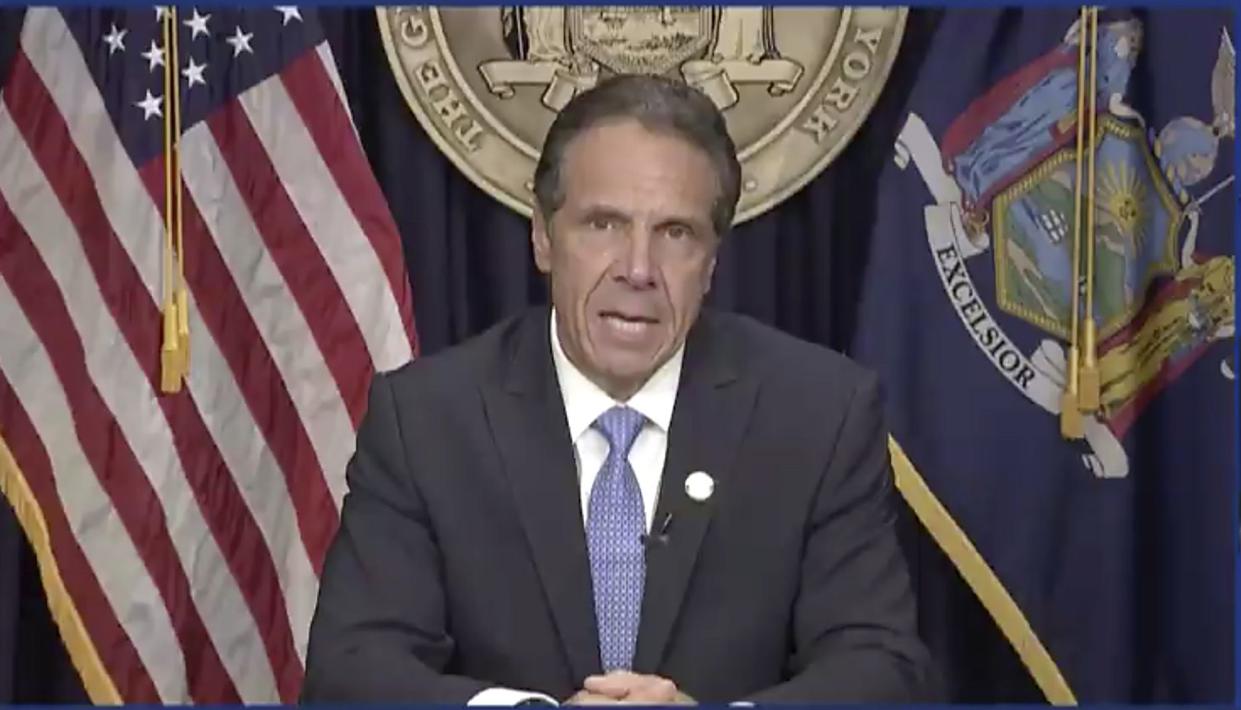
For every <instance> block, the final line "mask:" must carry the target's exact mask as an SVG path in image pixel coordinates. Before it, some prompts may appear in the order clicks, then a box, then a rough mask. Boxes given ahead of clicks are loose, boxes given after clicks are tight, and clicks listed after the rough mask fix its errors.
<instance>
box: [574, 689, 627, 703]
mask: <svg viewBox="0 0 1241 710" xmlns="http://www.w3.org/2000/svg"><path fill="white" fill-rule="evenodd" d="M564 704H565V705H615V704H617V700H616V698H610V697H608V696H606V695H599V694H598V693H591V692H589V691H586V690H579V691H578V692H577V693H575V694H574V695H573V697H571V698H569V699H568V700H566V701H565V703H564Z"/></svg>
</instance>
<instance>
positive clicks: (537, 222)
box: [530, 207, 552, 274]
mask: <svg viewBox="0 0 1241 710" xmlns="http://www.w3.org/2000/svg"><path fill="white" fill-rule="evenodd" d="M530 245H531V246H532V247H533V248H534V265H535V266H537V267H539V271H541V272H542V273H544V274H547V273H551V270H552V240H551V239H550V237H549V235H548V231H547V222H546V221H545V220H544V219H543V211H542V210H540V209H539V208H538V207H535V208H534V216H533V217H532V218H531V219H530Z"/></svg>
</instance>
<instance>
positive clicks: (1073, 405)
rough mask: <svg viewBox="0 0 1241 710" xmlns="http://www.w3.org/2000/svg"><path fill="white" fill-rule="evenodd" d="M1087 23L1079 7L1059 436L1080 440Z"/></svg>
mask: <svg viewBox="0 0 1241 710" xmlns="http://www.w3.org/2000/svg"><path fill="white" fill-rule="evenodd" d="M1087 24H1088V11H1087V9H1086V8H1085V7H1083V8H1082V10H1081V19H1080V20H1079V21H1078V30H1077V156H1076V157H1077V180H1076V182H1075V183H1074V186H1073V272H1072V274H1073V275H1072V278H1071V279H1070V286H1069V288H1070V289H1071V290H1072V293H1071V294H1070V301H1071V304H1072V306H1071V313H1070V317H1069V319H1070V322H1071V325H1070V328H1069V350H1068V353H1066V357H1065V363H1064V364H1065V386H1064V394H1063V395H1061V397H1060V435H1061V436H1063V437H1064V438H1066V439H1080V438H1082V437H1083V436H1085V423H1084V422H1083V421H1082V413H1081V410H1080V409H1078V402H1079V391H1080V390H1079V385H1080V383H1079V378H1078V375H1079V371H1078V366H1079V364H1080V362H1081V360H1080V352H1079V350H1078V345H1077V337H1078V333H1079V331H1080V329H1081V326H1080V324H1079V321H1078V315H1079V310H1078V308H1079V304H1078V282H1079V279H1080V274H1081V258H1082V257H1081V251H1082V153H1083V149H1084V146H1083V143H1084V135H1083V134H1084V131H1085V126H1084V124H1083V122H1082V121H1083V117H1084V116H1085V114H1086V91H1085V88H1084V87H1085V84H1086V82H1085V76H1084V74H1085V73H1086V27H1087Z"/></svg>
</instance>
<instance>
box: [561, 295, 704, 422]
mask: <svg viewBox="0 0 1241 710" xmlns="http://www.w3.org/2000/svg"><path fill="white" fill-rule="evenodd" d="M551 319H552V323H551V341H552V361H553V363H554V364H555V366H556V379H557V380H559V382H560V394H561V397H563V398H564V409H565V418H566V419H567V420H568V423H569V438H570V440H572V441H575V442H576V441H577V440H578V437H580V436H581V435H582V434H584V433H586V431H587V430H588V429H590V427H591V425H592V424H594V423H595V420H596V419H598V418H599V415H601V414H603V413H604V412H606V411H607V410H609V409H611V408H612V407H615V406H617V405H625V406H628V407H630V408H631V409H635V410H637V411H638V412H640V413H641V414H642V416H644V417H646V419H647V421H649V422H651V423H652V424H654V425H655V426H657V427H659V428H660V429H662V430H663V431H664V433H667V432H668V429H669V427H670V426H671V425H672V410H673V407H674V406H675V405H676V398H677V388H678V386H679V385H680V382H681V362H682V360H683V359H684V357H685V344H684V343H682V344H681V347H679V348H677V351H676V352H675V353H673V354H672V357H670V358H668V361H667V362H665V363H664V364H663V365H660V367H659V369H658V370H656V371H655V373H654V374H653V375H651V376H650V378H648V379H647V381H646V383H645V384H643V385H642V388H641V389H639V390H638V391H637V392H636V393H635V394H634V395H633V396H632V397H630V398H629V401H628V402H618V401H616V400H615V399H612V397H611V395H609V394H608V393H607V392H604V391H603V389H602V388H600V387H599V385H597V384H595V383H594V382H591V381H590V378H588V377H587V376H586V375H584V374H583V373H582V371H581V370H579V369H577V367H576V366H575V365H574V364H573V363H572V362H570V361H569V356H568V355H566V354H565V352H564V348H563V347H561V345H560V334H559V330H558V329H557V327H556V311H555V309H552V315H551Z"/></svg>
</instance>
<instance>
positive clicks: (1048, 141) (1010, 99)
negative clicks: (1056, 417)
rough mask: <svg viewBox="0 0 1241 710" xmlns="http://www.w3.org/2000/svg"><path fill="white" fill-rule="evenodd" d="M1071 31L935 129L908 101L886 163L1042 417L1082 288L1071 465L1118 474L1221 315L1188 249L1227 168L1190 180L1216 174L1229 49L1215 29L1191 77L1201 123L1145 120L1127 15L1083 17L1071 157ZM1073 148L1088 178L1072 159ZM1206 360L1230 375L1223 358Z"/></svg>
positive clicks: (1200, 255)
mask: <svg viewBox="0 0 1241 710" xmlns="http://www.w3.org/2000/svg"><path fill="white" fill-rule="evenodd" d="M1079 32H1080V28H1079V26H1078V24H1076V23H1075V24H1074V25H1073V26H1072V27H1070V28H1069V30H1068V32H1067V33H1066V34H1065V37H1064V40H1063V42H1062V43H1061V44H1059V45H1058V46H1056V47H1054V48H1052V49H1051V50H1049V51H1047V52H1046V53H1044V54H1043V55H1042V56H1041V57H1039V58H1037V59H1036V60H1034V61H1032V62H1030V63H1028V64H1026V65H1025V66H1023V67H1021V68H1019V69H1018V70H1017V71H1015V72H1013V73H1012V74H1010V75H1008V76H1007V77H1005V78H1004V79H1003V80H1001V81H1000V82H998V83H997V84H995V85H993V86H992V87H991V88H990V89H989V90H988V91H987V92H985V93H984V94H983V95H981V96H979V97H978V98H977V99H975V100H974V101H972V102H971V103H970V105H969V106H968V108H967V109H966V111H965V112H964V113H962V114H960V115H959V116H958V117H957V118H956V119H955V120H954V121H952V123H951V124H950V125H949V126H948V127H947V129H946V130H945V131H944V133H943V134H942V136H941V137H940V139H939V140H938V141H937V139H936V138H935V137H934V136H933V135H932V134H931V132H930V129H929V127H928V126H927V125H926V123H925V122H924V121H923V120H922V118H921V117H920V116H918V115H917V114H910V116H909V118H908V120H907V123H906V126H905V128H904V129H902V133H901V136H900V138H899V140H898V143H897V162H898V164H899V165H902V166H904V165H909V164H910V163H912V164H913V165H914V166H916V167H917V169H918V172H919V173H920V174H921V175H922V177H923V179H924V181H925V182H926V185H927V187H928V189H929V190H930V192H931V194H932V196H933V197H934V198H935V200H936V203H935V204H932V205H929V206H927V208H926V213H925V214H926V227H927V237H928V242H929V244H930V247H931V251H932V254H933V255H934V256H935V257H936V261H937V266H938V267H939V271H940V277H941V280H942V281H943V285H944V288H945V289H946V291H947V293H948V296H949V297H950V299H951V300H952V302H953V305H954V307H955V309H956V310H957V312H958V315H959V316H960V318H961V320H962V322H963V323H964V324H965V325H966V327H967V329H968V330H969V331H970V333H971V335H972V336H973V339H974V341H975V343H976V344H977V345H978V346H979V347H980V348H982V349H983V350H984V351H985V353H986V355H987V357H988V359H989V360H991V362H992V364H993V365H995V367H996V368H997V369H999V370H1000V371H1001V373H1002V374H1003V375H1004V376H1005V377H1006V379H1008V380H1009V381H1010V382H1011V383H1012V384H1014V385H1016V386H1017V387H1018V388H1019V389H1020V390H1021V391H1022V393H1023V394H1025V395H1026V396H1027V397H1028V398H1029V399H1030V400H1031V401H1033V402H1034V403H1036V404H1038V405H1039V406H1041V407H1042V408H1043V409H1045V410H1047V411H1048V412H1049V413H1052V414H1058V413H1059V411H1060V403H1059V399H1060V396H1061V393H1062V392H1063V391H1064V389H1065V387H1066V382H1067V381H1068V378H1069V375H1068V372H1067V370H1068V368H1069V365H1068V352H1067V345H1068V343H1069V342H1070V341H1072V339H1073V336H1072V329H1073V318H1072V315H1073V312H1072V309H1073V298H1074V290H1075V289H1076V290H1077V293H1078V295H1079V296H1083V298H1080V299H1079V306H1080V304H1083V303H1086V302H1087V299H1085V298H1084V296H1085V294H1086V289H1087V288H1089V292H1090V299H1089V303H1090V308H1091V312H1090V314H1089V315H1090V316H1091V317H1093V320H1094V324H1095V328H1096V329H1097V338H1098V339H1097V345H1096V350H1095V355H1096V357H1097V365H1098V374H1099V380H1100V400H1099V406H1098V408H1097V409H1096V410H1092V412H1091V417H1090V421H1088V422H1087V423H1086V431H1085V437H1086V439H1087V441H1088V444H1089V446H1090V448H1091V450H1092V452H1091V454H1089V455H1088V456H1086V457H1085V463H1086V465H1087V467H1088V468H1090V469H1091V470H1092V471H1093V472H1094V473H1095V474H1096V475H1099V476H1102V477H1109V478H1111V477H1124V476H1126V475H1127V474H1128V468H1129V467H1128V461H1127V455H1126V454H1125V452H1124V450H1123V448H1122V447H1121V445H1120V440H1121V439H1122V438H1123V437H1124V436H1125V433H1126V432H1127V431H1128V430H1129V428H1130V427H1131V426H1132V425H1133V423H1134V422H1135V421H1136V419H1137V418H1138V417H1139V415H1140V414H1141V412H1142V411H1143V410H1144V409H1145V408H1146V407H1147V405H1148V404H1150V402H1151V401H1152V400H1153V399H1154V398H1155V397H1156V396H1157V395H1158V394H1159V392H1161V391H1162V390H1164V389H1165V388H1166V387H1168V386H1169V385H1171V384H1172V383H1173V382H1175V381H1176V379H1177V378H1179V377H1180V376H1181V374H1183V373H1184V372H1185V371H1186V370H1187V369H1188V368H1189V367H1190V365H1192V364H1193V362H1194V361H1195V360H1197V359H1199V358H1200V357H1201V356H1202V355H1203V354H1205V353H1206V352H1207V350H1208V348H1209V347H1210V345H1211V344H1212V343H1214V342H1217V341H1219V340H1221V339H1224V338H1228V337H1231V336H1232V334H1233V331H1234V328H1235V325H1234V323H1235V320H1234V303H1233V301H1234V297H1233V287H1232V284H1233V279H1234V262H1233V258H1232V256H1230V255H1225V254H1209V253H1206V252H1204V251H1202V250H1200V249H1199V248H1198V245H1197V241H1198V240H1197V234H1198V228H1199V221H1200V218H1201V215H1202V205H1203V204H1204V203H1205V202H1206V201H1207V200H1209V199H1211V198H1212V197H1213V196H1215V195H1217V194H1218V193H1219V192H1220V191H1221V189H1223V188H1224V187H1227V186H1228V185H1230V184H1231V182H1232V181H1233V179H1234V178H1233V176H1232V175H1228V176H1226V177H1225V178H1224V179H1223V180H1221V181H1220V182H1218V183H1217V184H1215V186H1214V187H1212V188H1209V189H1207V190H1205V191H1204V190H1200V189H1198V187H1197V186H1198V185H1200V184H1201V183H1203V182H1204V181H1205V180H1206V179H1207V178H1208V177H1210V176H1213V175H1217V174H1218V172H1219V171H1218V170H1217V166H1218V165H1219V161H1218V155H1219V143H1220V141H1221V139H1223V138H1231V137H1232V136H1233V135H1234V134H1235V122H1234V119H1233V115H1234V111H1235V98H1234V96H1233V91H1232V78H1233V77H1234V76H1235V64H1236V53H1235V50H1234V48H1233V45H1232V41H1231V38H1230V37H1229V36H1228V34H1227V32H1226V31H1223V32H1222V33H1221V37H1220V45H1219V52H1218V58H1217V61H1216V65H1215V68H1214V69H1213V71H1212V74H1211V76H1210V77H1209V82H1203V88H1210V97H1211V105H1212V107H1213V109H1214V114H1215V115H1214V117H1213V119H1212V120H1210V121H1203V120H1200V119H1198V118H1195V117H1193V116H1180V117H1177V118H1174V119H1172V120H1171V121H1169V122H1168V123H1167V124H1165V125H1164V127H1163V128H1162V129H1161V130H1158V131H1156V130H1154V127H1152V126H1149V125H1148V123H1147V120H1146V118H1145V117H1143V116H1142V115H1141V113H1139V112H1138V111H1137V110H1135V109H1134V108H1133V107H1132V106H1130V105H1129V104H1128V102H1127V99H1126V93H1127V90H1128V85H1129V83H1130V77H1131V74H1132V72H1133V69H1134V66H1135V63H1136V60H1137V56H1138V54H1139V52H1140V50H1141V46H1142V27H1141V24H1140V23H1139V22H1138V21H1137V20H1135V19H1132V18H1129V19H1124V20H1119V21H1114V22H1108V23H1104V24H1101V25H1100V26H1099V27H1098V33H1099V35H1098V80H1097V84H1096V87H1095V91H1096V95H1095V99H1096V102H1097V107H1098V108H1097V110H1096V114H1095V116H1094V119H1095V120H1093V121H1090V122H1089V123H1093V124H1094V136H1093V139H1091V137H1090V136H1084V138H1085V140H1084V148H1083V150H1084V152H1083V154H1082V155H1079V151H1078V146H1077V130H1078V114H1077V109H1078V106H1077V104H1078V99H1079V95H1078V88H1077V85H1078V76H1077V73H1078V72H1077V66H1076V65H1077V56H1078V49H1079V47H1078V42H1079V39H1078V35H1079ZM1083 130H1085V131H1086V132H1087V133H1089V132H1090V131H1089V129H1088V128H1083ZM1089 146H1093V148H1090V147H1089ZM1087 155H1093V161H1094V174H1093V177H1091V176H1090V175H1089V172H1088V171H1087V170H1083V165H1082V164H1083V163H1085V162H1088V161H1085V156H1087ZM1079 171H1081V172H1079ZM1079 179H1081V180H1082V183H1083V184H1082V189H1081V190H1080V194H1081V200H1082V207H1081V209H1082V210H1083V212H1082V214H1083V215H1084V216H1083V219H1082V222H1083V225H1084V227H1083V230H1082V231H1081V233H1082V235H1087V234H1088V233H1092V234H1093V241H1090V244H1089V245H1088V244H1087V243H1086V242H1087V241H1088V240H1089V237H1088V236H1082V241H1081V242H1079V245H1080V246H1081V248H1082V249H1083V251H1085V250H1087V247H1088V246H1092V247H1093V249H1092V250H1090V251H1092V254H1091V259H1090V261H1089V262H1088V264H1089V267H1088V271H1089V274H1090V277H1089V278H1086V277H1085V276H1082V275H1078V276H1077V277H1076V278H1075V276H1074V271H1073V259H1074V234H1075V229H1074V222H1075V220H1076V219H1077V217H1076V214H1077V202H1076V201H1077V199H1078V192H1079V191H1078V189H1077V181H1078V180H1079ZM1088 220H1093V228H1092V229H1088V228H1085V225H1086V224H1087V223H1088ZM988 251H991V252H992V254H991V255H990V256H991V257H992V260H993V265H994V284H995V286H994V293H993V299H992V298H983V297H984V296H985V295H986V294H985V290H984V289H985V287H981V288H980V286H982V285H983V284H985V283H986V282H987V281H989V280H990V277H989V276H988V277H986V278H983V276H982V274H980V273H979V272H978V271H977V269H976V268H975V267H979V266H981V265H982V264H985V263H986V261H984V260H983V259H981V258H979V257H981V256H982V255H984V254H986V252H988ZM1084 272H1085V270H1083V272H1082V273H1084ZM975 279H978V282H977V283H976V282H975ZM988 300H990V301H991V302H992V303H993V304H994V307H995V308H996V309H997V310H998V311H1000V312H1002V313H1004V314H1007V315H1008V316H1011V317H1012V318H1015V319H1017V320H1019V321H1023V322H1025V323H1027V324H1029V325H1031V326H1033V327H1034V328H1035V329H1036V331H1037V332H1039V333H1041V336H1042V337H1041V342H1040V343H1039V344H1038V345H1037V346H1036V347H1035V348H1034V349H1033V350H1032V351H1027V352H1021V345H1020V343H1019V342H1018V340H1020V338H1018V340H1014V338H1013V335H1012V334H1010V333H1008V332H1006V331H1005V328H1004V327H1003V325H1002V323H1001V321H998V320H996V319H995V318H994V317H992V315H991V313H990V311H989V310H988V308H987V305H986V301H988ZM1086 315H1087V314H1085V313H1082V316H1083V317H1085V316H1086ZM1027 342H1028V340H1027ZM1221 371H1222V373H1223V374H1224V376H1225V377H1227V378H1233V377H1234V376H1235V375H1234V373H1233V372H1232V371H1231V369H1230V366H1228V365H1227V363H1221Z"/></svg>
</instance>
